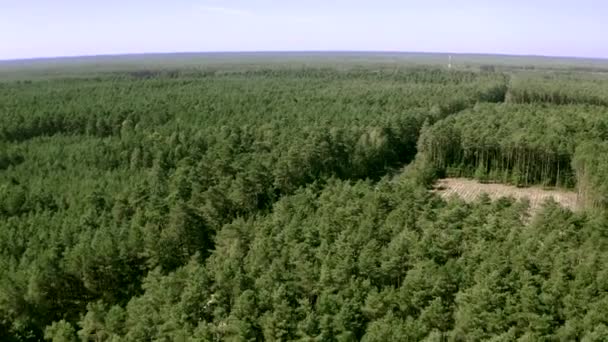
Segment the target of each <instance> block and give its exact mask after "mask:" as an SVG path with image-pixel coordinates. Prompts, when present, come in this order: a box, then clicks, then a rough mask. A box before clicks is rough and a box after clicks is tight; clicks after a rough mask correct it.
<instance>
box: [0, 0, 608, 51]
mask: <svg viewBox="0 0 608 342" xmlns="http://www.w3.org/2000/svg"><path fill="white" fill-rule="evenodd" d="M607 12H608V4H605V3H597V2H596V1H593V0H581V1H578V2H576V3H567V4H556V3H555V2H553V1H548V0H539V1H535V2H534V3H531V2H529V1H524V0H513V1H508V2H507V1H491V2H488V1H482V0H464V1H461V2H458V3H455V2H453V1H448V0H430V1H425V2H417V1H397V0H379V1H375V2H374V3H373V4H370V3H367V2H366V1H363V0H354V1H346V0H337V1H333V2H331V3H326V2H323V1H321V0H311V1H307V2H301V3H300V2H290V3H279V4H277V3H273V1H271V0H254V1H248V2H247V1H244V0H175V1H172V2H171V3H170V4H167V3H163V2H162V1H160V0H150V1H143V0H133V1H129V2H128V3H124V2H121V1H118V0H108V1H104V2H98V1H91V2H88V3H83V2H79V1H76V0H64V1H62V2H61V3H57V2H52V1H49V0H30V1H28V2H27V3H22V2H17V1H6V2H4V3H2V2H0V13H2V14H0V18H1V19H2V20H0V30H2V32H8V33H9V34H7V35H6V37H3V44H2V45H0V60H18V59H36V58H57V57H84V56H103V55H128V54H160V53H163V54H164V53H228V52H242V53H251V52H386V53H396V52H399V53H406V52H412V53H452V54H484V55H485V54H487V55H495V54H498V55H513V56H543V57H577V58H592V59H595V58H601V59H605V58H608V36H606V35H605V34H604V32H608V21H606V20H604V18H603V17H604V14H605V13H607Z"/></svg>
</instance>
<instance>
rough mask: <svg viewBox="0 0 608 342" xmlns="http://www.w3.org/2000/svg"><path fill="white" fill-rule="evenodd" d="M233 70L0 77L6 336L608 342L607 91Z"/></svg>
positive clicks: (530, 83) (447, 78) (297, 67)
mask: <svg viewBox="0 0 608 342" xmlns="http://www.w3.org/2000/svg"><path fill="white" fill-rule="evenodd" d="M218 58H219V57H218ZM235 65H236V62H234V61H231V62H230V63H227V64H217V65H213V66H209V65H202V66H199V67H197V66H196V64H195V63H194V62H190V63H188V64H187V65H185V66H183V67H179V66H177V65H173V64H172V65H167V66H164V67H157V66H147V67H140V68H137V67H133V66H131V67H129V68H115V69H112V68H110V67H108V70H105V69H104V70H98V71H95V72H90V71H89V72H87V73H79V72H80V71H78V72H76V71H73V72H71V73H70V72H67V73H64V74H62V75H64V76H61V75H59V76H58V75H57V74H56V73H52V72H43V73H40V74H38V75H37V76H36V77H33V76H32V74H31V73H23V75H24V76H23V77H21V78H19V77H15V72H14V71H11V72H10V73H8V75H9V76H8V77H6V78H2V75H3V74H2V68H0V340H2V341H9V342H10V341H14V342H16V341H40V340H48V341H57V342H59V341H258V340H259V341H262V340H266V341H289V340H297V341H359V340H360V341H487V340H490V341H515V340H520V341H537V340H547V341H551V340H559V341H561V340H567V341H570V340H581V341H605V340H606V339H607V338H608V215H606V209H608V180H607V179H606V177H608V157H607V156H608V143H607V142H606V141H607V139H608V100H607V98H608V97H607V96H608V95H607V94H608V93H607V92H608V77H606V76H603V74H602V73H601V72H597V71H596V70H594V72H590V71H586V70H578V69H572V70H568V69H563V70H562V69H559V70H556V69H548V68H547V69H542V68H539V69H534V70H523V69H520V68H507V67H505V66H501V65H496V66H488V65H487V64H486V62H485V61H484V64H483V65H476V66H475V65H473V66H471V67H467V68H464V67H463V68H453V69H447V68H446V67H445V66H443V67H442V66H437V65H426V66H422V65H413V64H412V65H406V64H397V65H395V64H393V63H392V62H390V61H383V62H382V64H381V65H380V66H378V65H379V64H371V63H369V64H365V63H360V64H354V63H353V64H345V65H342V66H340V64H335V63H327V64H321V63H311V64H310V65H305V64H299V63H296V62H292V64H290V65H285V64H280V65H274V66H273V64H272V63H270V62H267V63H263V64H261V63H258V64H256V63H253V62H251V63H243V64H239V65H238V67H235ZM78 68H79V69H77V70H81V69H80V68H82V66H79V67H78ZM85 69H86V68H85ZM443 177H467V178H475V179H478V180H479V181H482V182H500V183H506V184H513V185H515V186H520V187H526V186H542V187H547V188H562V189H569V190H572V191H577V192H578V194H579V197H580V200H581V201H582V202H583V203H584V209H583V210H580V211H575V212H573V211H571V210H569V209H566V208H563V207H561V206H560V205H559V204H557V203H555V202H552V201H547V202H546V203H545V204H544V205H543V207H542V209H541V210H540V211H538V212H537V213H534V214H533V213H531V212H530V211H529V210H528V207H529V203H527V202H526V201H525V200H523V201H516V200H514V199H513V198H502V199H499V200H495V201H492V200H490V199H489V198H488V197H487V196H481V197H480V198H478V199H477V200H475V201H474V202H465V201H463V200H460V199H458V198H451V199H443V198H441V197H440V196H438V195H437V194H436V192H434V191H433V184H434V182H435V181H436V180H437V179H438V178H443Z"/></svg>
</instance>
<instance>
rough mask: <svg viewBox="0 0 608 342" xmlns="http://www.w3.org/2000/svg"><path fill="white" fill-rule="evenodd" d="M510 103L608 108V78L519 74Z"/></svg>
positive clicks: (567, 74) (508, 97) (511, 88)
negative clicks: (585, 105)
mask: <svg viewBox="0 0 608 342" xmlns="http://www.w3.org/2000/svg"><path fill="white" fill-rule="evenodd" d="M507 101H509V102H513V103H552V104H556V105H563V104H589V105H596V106H608V78H607V77H606V75H603V74H600V76H593V77H590V76H589V74H585V75H584V76H580V75H578V74H576V73H574V74H573V73H571V72H570V73H564V72H562V73H558V74H546V73H542V74H520V75H518V76H516V77H513V78H512V80H511V85H510V87H509V92H508V95H507Z"/></svg>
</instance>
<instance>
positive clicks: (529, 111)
mask: <svg viewBox="0 0 608 342" xmlns="http://www.w3.org/2000/svg"><path fill="white" fill-rule="evenodd" d="M607 138H608V111H607V110H606V109H605V108H604V107H595V106H586V105H568V106H554V105H545V104H541V105H512V104H499V105H477V106H475V107H474V108H473V109H471V110H466V111H463V112H462V113H459V114H458V115H454V116H451V117H449V118H447V119H445V120H442V121H440V122H438V123H436V124H435V125H432V126H428V125H427V126H426V127H425V128H424V129H423V133H422V134H421V138H420V142H419V149H420V152H422V153H424V154H426V155H427V156H428V158H429V159H430V160H432V161H433V163H434V164H435V165H436V167H438V169H439V171H440V172H441V173H446V174H448V175H450V176H467V177H475V178H478V179H480V180H492V181H500V182H504V183H512V184H515V185H531V184H543V185H547V186H549V185H550V186H562V187H573V186H575V184H576V176H575V172H574V171H573V168H572V166H571V160H572V158H573V155H574V154H575V151H576V147H577V146H578V145H579V143H581V142H584V141H588V140H593V139H599V140H603V139H607Z"/></svg>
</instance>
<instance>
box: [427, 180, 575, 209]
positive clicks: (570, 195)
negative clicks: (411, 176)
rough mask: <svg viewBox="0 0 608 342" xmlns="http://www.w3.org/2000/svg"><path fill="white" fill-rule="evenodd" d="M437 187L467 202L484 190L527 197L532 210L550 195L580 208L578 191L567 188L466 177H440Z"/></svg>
mask: <svg viewBox="0 0 608 342" xmlns="http://www.w3.org/2000/svg"><path fill="white" fill-rule="evenodd" d="M435 189H436V190H435V191H437V192H438V193H439V194H440V195H441V196H442V197H443V198H449V197H451V196H453V195H457V196H459V197H461V198H462V199H463V200H465V201H467V202H470V201H473V200H475V199H477V198H478V197H479V195H481V194H482V193H484V192H485V193H487V194H488V196H490V198H491V199H498V198H501V197H513V198H515V199H518V200H519V199H522V198H525V197H527V198H528V199H529V200H530V210H531V211H532V212H534V211H535V210H537V209H538V208H539V207H540V205H541V204H542V203H543V202H544V201H545V200H546V199H547V198H550V197H553V199H554V200H555V201H556V202H557V203H559V204H561V205H562V206H564V207H566V208H570V209H572V210H577V209H579V208H580V204H579V202H578V196H577V194H576V192H573V191H566V190H545V189H542V188H538V187H530V188H518V187H515V186H512V185H505V184H497V183H479V182H478V181H476V180H472V179H466V178H445V179H440V180H439V181H437V184H436V186H435Z"/></svg>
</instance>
